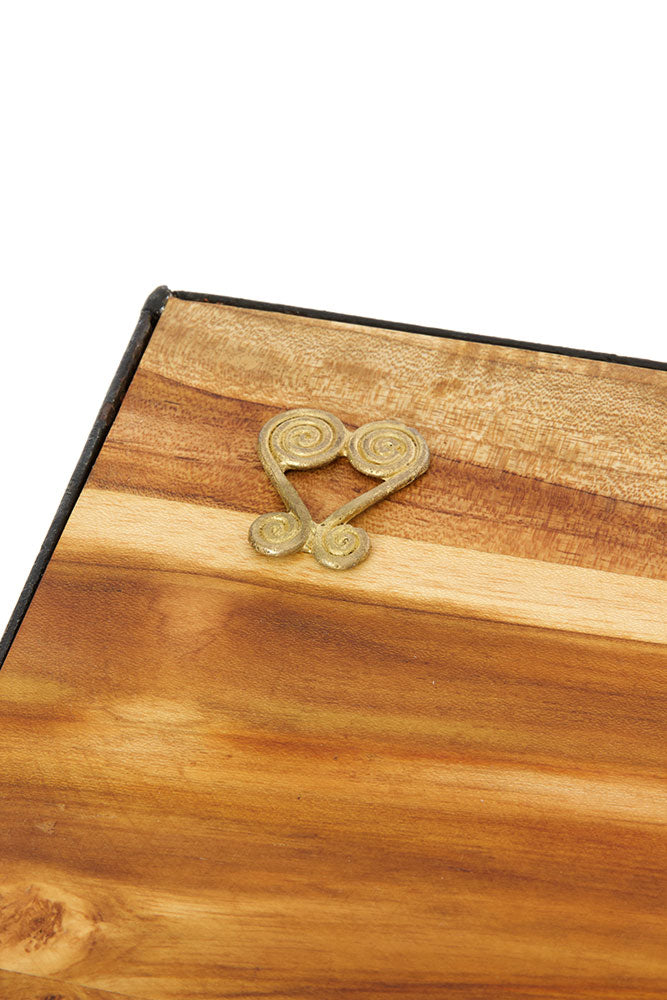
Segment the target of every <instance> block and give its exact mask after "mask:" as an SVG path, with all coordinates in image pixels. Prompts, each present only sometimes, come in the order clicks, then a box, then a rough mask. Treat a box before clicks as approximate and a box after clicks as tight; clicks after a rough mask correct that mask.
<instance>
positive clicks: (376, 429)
mask: <svg viewBox="0 0 667 1000" xmlns="http://www.w3.org/2000/svg"><path fill="white" fill-rule="evenodd" d="M258 448H259V457H260V460H261V462H262V465H263V467H264V471H265V472H266V474H267V476H268V478H269V482H270V483H271V484H272V486H273V487H274V488H275V489H276V491H277V493H278V494H279V496H280V498H281V499H282V501H283V503H284V504H285V507H286V510H284V511H278V512H275V513H271V514H262V515H260V517H258V518H256V519H255V520H254V521H253V523H252V525H251V526H250V531H249V540H250V544H251V545H252V546H253V547H254V548H255V549H256V550H257V551H258V552H261V553H262V554H263V555H267V556H287V555H290V554H292V553H295V552H310V553H311V554H312V555H313V556H314V558H315V559H316V560H317V561H318V562H319V563H320V564H321V565H322V566H327V567H329V568H330V569H350V568H351V567H352V566H357V565H358V564H359V563H360V562H361V561H362V560H363V559H365V558H366V556H367V555H368V553H369V550H370V540H369V538H368V535H367V534H366V532H365V531H364V529H363V528H358V527H356V526H354V525H352V524H350V522H351V521H352V520H353V519H354V518H355V517H357V516H358V515H359V514H362V513H363V512H364V511H365V510H368V508H369V507H372V506H373V504H376V503H379V502H380V501H381V500H384V499H385V498H386V497H388V496H391V494H392V493H395V492H396V490H400V489H402V488H403V487H404V486H407V485H408V483H411V482H412V480H413V479H416V478H417V476H421V475H422V473H424V472H426V469H427V468H428V464H429V450H428V445H427V444H426V441H425V440H424V438H423V437H422V436H421V434H419V433H418V431H416V430H413V429H412V428H411V427H408V426H407V425H406V424H404V423H403V422H402V421H401V420H393V419H389V420H376V421H375V422H373V423H369V424H364V425H363V427H360V428H359V429H358V430H356V431H354V433H351V432H349V431H346V430H345V427H344V426H343V424H342V422H341V421H340V420H339V419H338V417H335V416H333V414H331V413H327V411H326V410H311V409H305V408H304V409H296V410H286V411H285V412H284V413H278V414H276V416H274V417H271V419H270V420H267V422H266V423H265V424H264V426H263V427H262V429H261V430H260V432H259V441H258ZM341 455H345V456H347V458H348V459H349V461H350V463H351V464H352V465H353V466H354V468H355V469H357V470H358V471H359V472H362V473H364V474H365V475H367V476H374V477H375V478H376V479H381V480H383V482H381V483H376V484H375V485H374V486H373V487H372V489H369V490H366V492H365V493H361V494H359V495H357V496H355V497H353V498H352V499H351V500H348V502H347V503H344V504H343V505H342V507H339V508H338V510H336V511H334V512H333V513H332V514H330V515H329V517H327V518H326V520H325V521H323V522H322V523H321V524H316V523H315V521H314V520H313V517H312V515H311V513H310V511H309V510H308V507H307V506H306V504H305V503H304V501H303V498H302V497H301V495H300V494H299V491H298V489H297V488H296V485H295V484H294V483H293V482H292V481H290V479H289V478H288V475H287V474H288V473H289V471H290V469H317V468H319V467H320V466H322V465H327V464H328V463H329V462H333V460H334V459H335V458H338V457H339V456H341Z"/></svg>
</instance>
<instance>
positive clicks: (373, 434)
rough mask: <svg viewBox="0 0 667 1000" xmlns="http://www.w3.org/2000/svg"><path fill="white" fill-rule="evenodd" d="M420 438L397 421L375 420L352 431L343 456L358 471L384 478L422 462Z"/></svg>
mask: <svg viewBox="0 0 667 1000" xmlns="http://www.w3.org/2000/svg"><path fill="white" fill-rule="evenodd" d="M424 452H425V455H426V456H427V455H428V450H425V445H424V439H423V438H422V437H421V435H419V434H417V432H416V431H413V430H412V428H411V427H407V426H406V425H405V424H404V423H402V421H400V420H376V421H375V422H374V423H370V424H364V426H363V427H360V428H359V430H357V431H355V432H354V434H353V435H352V437H351V438H350V440H349V442H348V446H347V456H348V458H349V460H350V462H351V463H352V465H353V466H354V467H355V469H358V470H359V472H363V473H364V474H365V475H367V476H375V477H376V478H377V479H388V478H389V477H390V476H394V475H396V474H397V473H399V472H402V471H403V470H404V469H407V468H408V467H410V466H417V465H418V464H420V462H421V461H422V460H423V453H424Z"/></svg>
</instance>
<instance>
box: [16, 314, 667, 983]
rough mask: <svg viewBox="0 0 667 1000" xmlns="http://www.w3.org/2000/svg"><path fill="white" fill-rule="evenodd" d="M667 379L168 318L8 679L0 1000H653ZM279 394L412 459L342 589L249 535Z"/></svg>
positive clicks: (330, 489) (261, 320)
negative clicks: (371, 433) (410, 438)
mask: <svg viewBox="0 0 667 1000" xmlns="http://www.w3.org/2000/svg"><path fill="white" fill-rule="evenodd" d="M666 390H667V375H666V374H665V372H664V371H660V370H651V369H648V368H643V367H640V366H636V367H633V366H632V365H621V364H613V363H607V362H604V361H596V360H587V359H582V358H576V357H567V356H564V355H558V354H553V353H551V354H550V353H546V352H545V353H541V352H536V351H531V350H521V349H516V348H510V347H502V346H498V345H491V344H485V343H477V342H470V341H465V340H455V339H451V338H447V337H431V336H425V335H420V334H416V333H409V332H400V331H398V332H397V331H394V330H384V329H380V328H374V327H370V326H363V325H358V324H357V325H355V324H350V323H343V322H335V321H331V320H324V319H318V318H313V317H308V316H299V315H288V314H284V313H281V312H271V311H266V310H262V309H249V308H247V309H246V308H238V307H233V306H229V305H225V304H219V303H207V302H204V301H199V302H194V301H186V300H183V299H179V298H177V297H171V298H170V299H169V300H168V301H167V304H166V307H165V309H164V312H163V314H162V316H161V318H160V320H159V322H158V324H157V326H156V328H155V330H154V332H153V334H152V337H151V339H150V342H149V344H148V347H147V349H146V351H145V354H144V356H143V358H142V360H141V363H140V365H139V368H138V370H137V372H136V374H135V376H134V378H133V380H132V384H131V386H130V388H129V391H128V392H127V395H126V397H125V399H124V402H123V404H122V406H121V409H120V412H119V414H118V416H117V418H116V420H115V422H114V424H113V426H112V428H111V431H110V433H109V435H108V438H107V440H106V443H105V444H104V447H103V448H102V451H101V453H100V454H99V457H98V458H97V461H96V463H95V465H94V468H93V469H92V472H91V474H90V476H89V478H88V481H87V483H86V485H85V488H84V490H83V492H82V494H81V496H80V498H79V500H78V502H77V504H76V506H75V508H74V511H73V513H72V515H71V517H70V519H69V522H68V524H67V527H66V529H65V531H64V534H63V535H62V538H61V540H60V542H59V544H58V546H57V548H56V550H55V553H54V554H53V557H52V559H51V561H50V563H49V565H48V568H47V570H46V573H45V575H44V577H43V579H42V580H41V583H40V585H39V587H38V589H37V592H36V595H35V597H34V599H33V601H32V603H31V605H30V607H29V610H28V612H27V614H26V616H25V619H24V621H23V624H22V626H21V628H20V630H19V632H18V635H17V636H16V638H15V640H14V643H13V645H12V647H11V650H10V652H9V655H8V657H7V659H6V662H5V664H4V667H3V669H2V671H1V672H0V785H1V789H0V791H1V796H2V802H1V806H0V809H1V816H0V970H2V971H0V997H1V998H2V1000H123V998H143V1000H223V998H224V1000H227V998H240V997H248V998H262V1000H264V998H271V1000H343V998H344V1000H399V998H406V1000H434V998H440V997H451V998H458V1000H495V998H499V997H507V998H512V1000H529V998H530V1000H538V998H539V1000H547V998H550V1000H565V998H568V1000H572V998H582V1000H614V998H627V1000H630V998H657V997H663V996H664V995H665V991H666V989H667V957H666V953H665V907H664V881H663V873H664V861H665V836H664V833H665V828H664V824H665V819H666V804H665V803H666V799H665V793H664V783H663V779H664V768H665V756H666V754H665V698H664V695H665V667H666V666H667V657H666V655H665V651H666V641H667V637H666V634H665V631H666V629H665V619H666V614H665V612H666V609H667V585H666V584H665V577H666V576H667V567H666V551H665V507H666V506H667V505H666V503H665V501H666V484H665V478H664V476H665V465H666V463H665V436H666V435H665V423H666V417H665V403H666ZM300 406H308V407H312V406H315V407H319V408H322V409H326V410H330V411H331V412H333V413H335V414H336V415H337V416H339V417H340V418H341V419H342V420H343V421H344V423H345V424H346V426H347V427H349V428H355V427H357V426H359V425H361V424H363V423H365V422H367V421H369V420H376V419H379V418H381V417H388V416H396V417H399V418H400V419H402V420H404V421H405V422H406V423H407V424H409V425H410V426H414V427H416V428H417V429H418V430H419V431H420V432H421V433H422V434H423V435H424V437H425V438H426V440H427V442H428V444H429V446H430V449H431V453H432V463H431V468H430V470H429V471H428V472H427V473H426V474H425V475H424V476H423V477H422V478H421V479H419V480H418V481H417V482H415V483H413V484H412V485H411V486H408V487H407V488H406V489H405V490H403V491H401V492H399V493H397V494H396V495H395V496H393V497H391V498H390V499H389V500H387V501H385V502H383V503H382V504H380V505H378V506H377V507H374V508H372V509H371V510H369V511H368V512H367V513H366V514H364V515H362V516H361V517H360V518H359V519H358V523H359V524H361V525H362V526H363V527H365V528H366V530H367V531H368V533H369V535H370V538H371V545H372V549H371V553H370V556H369V558H368V559H367V560H366V562H364V563H362V564H361V565H360V566H358V567H356V568H355V569H353V570H350V571H347V572H340V573H337V572H334V571H331V570H327V569H325V568H323V567H321V566H319V565H318V564H317V563H315V562H314V560H313V559H312V558H311V557H310V556H309V555H307V554H303V553H302V554H299V555H294V556H290V557H287V558H285V559H283V560H277V559H270V558H267V557H264V556H261V555H259V554H258V553H257V552H255V551H254V550H253V549H252V548H251V547H250V545H249V544H248V541H247V532H248V528H249V525H250V524H251V522H252V521H253V519H254V518H255V517H256V516H257V515H258V514H261V513H264V512H266V511H271V510H276V509H278V507H279V506H280V504H279V501H277V498H276V496H275V495H274V493H273V490H272V489H271V487H270V485H269V483H268V480H267V478H266V475H265V474H264V472H263V470H262V468H261V465H260V463H259V459H258V456H257V450H256V443H257V435H258V432H259V430H260V428H261V426H262V425H263V424H264V423H265V421H266V420H267V419H268V418H269V417H270V416H272V415H274V414H275V413H278V412H280V411H281V410H285V409H290V408H293V407H300ZM290 475H291V478H292V480H293V481H294V482H295V483H296V484H297V485H298V488H299V490H300V491H301V492H302V494H303V496H304V498H305V499H306V501H307V502H308V503H309V505H310V506H311V508H312V510H313V513H314V514H315V515H316V516H325V515H326V514H328V513H329V512H331V511H332V510H333V509H334V508H335V507H337V506H339V505H340V504H341V503H343V502H344V501H345V500H346V499H348V498H350V497H351V496H353V495H355V494H356V493H359V492H361V491H363V490H365V489H367V488H368V486H369V485H371V481H369V480H367V479H365V477H363V476H362V475H361V474H359V473H357V472H355V470H354V469H353V468H352V467H351V466H350V465H349V463H347V462H346V461H345V460H343V459H341V460H339V461H337V462H336V463H334V464H333V465H332V466H329V467H328V468H326V469H322V470H317V471H314V472H308V473H294V474H290Z"/></svg>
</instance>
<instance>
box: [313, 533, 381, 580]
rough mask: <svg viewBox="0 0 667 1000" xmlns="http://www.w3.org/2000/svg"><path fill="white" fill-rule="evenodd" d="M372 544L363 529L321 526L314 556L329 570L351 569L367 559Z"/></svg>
mask: <svg viewBox="0 0 667 1000" xmlns="http://www.w3.org/2000/svg"><path fill="white" fill-rule="evenodd" d="M370 547H371V543H370V541H369V538H368V535H367V534H366V532H365V531H364V529H363V528H356V527H355V526H354V525H352V524H334V525H332V526H331V527H327V526H326V523H325V524H323V525H319V526H318V528H317V530H316V532H315V540H314V543H313V555H314V556H315V558H316V559H317V561H318V562H319V563H321V564H322V565H323V566H327V567H328V568H329V569H350V567H352V566H356V565H357V564H358V563H360V562H361V561H362V560H363V559H365V558H366V556H367V555H368V552H369V550H370Z"/></svg>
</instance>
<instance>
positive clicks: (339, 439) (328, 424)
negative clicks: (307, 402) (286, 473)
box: [267, 410, 345, 469]
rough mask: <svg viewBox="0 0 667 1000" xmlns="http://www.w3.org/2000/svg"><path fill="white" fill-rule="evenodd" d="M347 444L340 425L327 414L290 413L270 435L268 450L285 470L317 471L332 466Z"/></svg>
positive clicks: (279, 421)
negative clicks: (329, 463)
mask: <svg viewBox="0 0 667 1000" xmlns="http://www.w3.org/2000/svg"><path fill="white" fill-rule="evenodd" d="M267 426H268V425H267ZM344 441H345V428H344V427H343V425H342V423H341V421H340V420H339V419H338V417H334V416H333V414H331V413H327V412H326V411H325V410H288V411H287V412H286V413H283V414H281V415H280V417H279V418H278V420H277V422H276V423H275V424H274V425H273V427H271V428H270V430H269V435H268V446H269V449H270V451H271V453H272V454H273V457H274V458H275V459H276V461H277V462H278V464H279V465H280V466H281V468H283V469H314V468H317V467H318V466H320V465H326V464H327V462H333V460H334V459H335V458H337V456H338V455H339V454H340V452H341V449H342V447H343V443H344Z"/></svg>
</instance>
